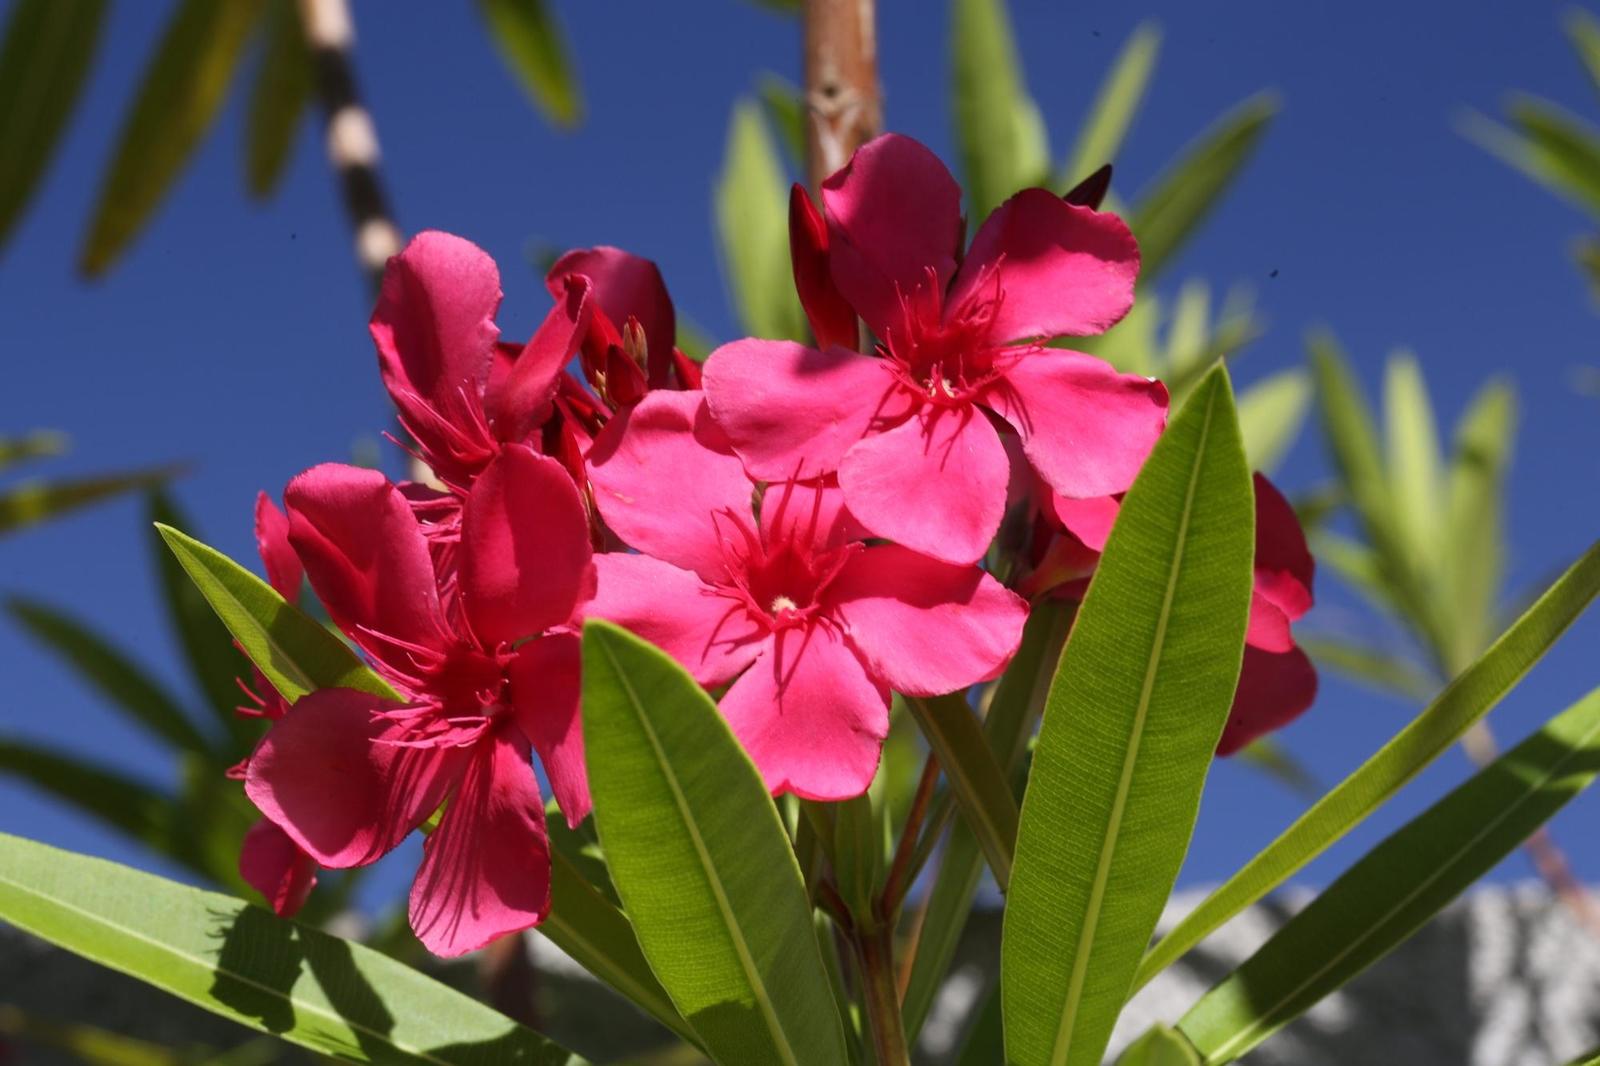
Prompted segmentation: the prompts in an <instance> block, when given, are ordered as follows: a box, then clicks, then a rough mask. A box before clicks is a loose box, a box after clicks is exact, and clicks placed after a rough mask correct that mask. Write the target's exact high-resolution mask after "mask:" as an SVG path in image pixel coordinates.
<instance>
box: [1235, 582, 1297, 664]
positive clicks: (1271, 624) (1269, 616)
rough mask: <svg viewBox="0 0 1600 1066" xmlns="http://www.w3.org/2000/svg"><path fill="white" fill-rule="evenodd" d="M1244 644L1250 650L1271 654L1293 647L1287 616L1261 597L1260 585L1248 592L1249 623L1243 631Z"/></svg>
mask: <svg viewBox="0 0 1600 1066" xmlns="http://www.w3.org/2000/svg"><path fill="white" fill-rule="evenodd" d="M1244 642H1245V643H1246V644H1248V645H1249V646H1250V647H1252V648H1260V649H1261V650H1262V651H1271V652H1285V651H1288V650H1290V649H1291V648H1293V647H1294V636H1293V634H1291V633H1290V632H1289V616H1288V615H1286V614H1284V613H1283V610H1282V609H1281V608H1279V607H1278V605H1277V604H1275V603H1273V602H1272V600H1270V599H1268V598H1267V597H1266V596H1264V595H1262V593H1261V587H1260V585H1257V586H1256V587H1255V588H1254V589H1252V590H1251V592H1250V623H1249V626H1248V627H1247V628H1246V629H1245V634H1244Z"/></svg>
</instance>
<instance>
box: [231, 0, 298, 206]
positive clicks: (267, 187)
mask: <svg viewBox="0 0 1600 1066" xmlns="http://www.w3.org/2000/svg"><path fill="white" fill-rule="evenodd" d="M269 2H270V3H271V5H272V8H271V11H270V12H269V13H268V16H267V45H266V48H265V49H264V50H263V52H262V56H261V65H260V67H259V68H258V69H257V71H256V80H255V84H254V85H252V86H251V87H250V116H249V119H248V120H247V123H246V126H245V157H244V174H245V184H246V186H247V187H248V188H249V190H250V195H252V196H256V197H265V196H268V195H271V193H272V190H273V189H275V188H277V185H278V182H279V180H281V179H282V177H283V173H284V170H285V169H286V167H287V166H288V163H289V158H290V156H291V154H292V152H293V150H294V142H295V136H296V134H298V133H299V132H300V125H301V119H302V118H304V116H305V113H306V107H307V105H309V104H310V103H311V73H312V72H311V52H310V50H309V49H308V48H307V47H306V38H305V30H304V29H303V28H302V27H301V25H300V12H299V3H298V2H297V0H269Z"/></svg>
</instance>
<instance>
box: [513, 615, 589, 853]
mask: <svg viewBox="0 0 1600 1066" xmlns="http://www.w3.org/2000/svg"><path fill="white" fill-rule="evenodd" d="M582 665H583V652H582V648H581V645H580V643H579V640H578V635H577V634H576V633H547V634H546V635H544V636H542V637H540V638H538V639H537V640H530V641H529V642H528V643H526V644H524V645H523V646H522V647H520V648H518V649H517V657H516V658H515V659H512V660H511V666H510V669H509V674H508V676H509V677H510V679H511V708H512V710H513V711H514V712H515V713H516V716H517V726H518V727H519V728H520V729H521V730H522V733H523V735H524V736H526V737H527V738H528V739H529V740H530V741H532V742H533V749H534V750H535V751H537V752H538V753H539V761H540V762H541V763H543V764H544V772H545V776H546V777H548V778H549V779H550V790H551V791H552V792H554V793H555V794H556V802H557V803H559V804H561V813H562V814H564V815H566V818H567V824H568V825H570V826H574V827H575V826H577V824H578V823H579V822H581V821H583V820H584V818H585V817H587V816H588V814H589V809H590V807H591V803H590V801H589V772H588V770H587V769H586V768H585V766H584V762H583V720H582V719H581V718H580V717H579V702H580V699H581V696H582V679H581V673H582Z"/></svg>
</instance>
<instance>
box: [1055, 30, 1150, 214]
mask: <svg viewBox="0 0 1600 1066" xmlns="http://www.w3.org/2000/svg"><path fill="white" fill-rule="evenodd" d="M1160 52H1161V28H1160V27H1159V26H1157V25H1156V24H1155V23H1154V22H1141V23H1140V24H1139V25H1138V26H1137V27H1136V28H1135V29H1134V31H1133V33H1132V35H1130V36H1129V37H1128V41H1127V43H1126V44H1124V45H1123V46H1122V51H1120V52H1118V53H1117V58H1116V61H1115V62H1114V63H1112V65H1111V71H1110V73H1108V74H1107V75H1106V78H1105V80H1104V81H1103V82H1101V83H1100V89H1099V91H1098V92H1097V93H1095V98H1094V103H1092V104H1090V105H1089V114H1088V116H1087V117H1086V118H1085V119H1084V121H1083V125H1082V126H1080V127H1079V129H1078V140H1077V142H1076V143H1075V144H1073V146H1072V153H1071V154H1070V155H1068V156H1067V162H1066V166H1064V167H1063V168H1062V171H1061V176H1060V178H1059V179H1058V181H1057V186H1058V187H1059V188H1060V189H1061V190H1062V191H1063V192H1065V191H1066V190H1067V189H1070V188H1072V186H1073V185H1075V184H1077V183H1078V182H1080V181H1082V180H1083V179H1084V177H1086V176H1087V175H1089V174H1090V173H1092V172H1093V171H1094V169H1095V168H1096V167H1098V166H1101V165H1102V164H1105V163H1115V162H1116V161H1117V153H1118V152H1119V151H1121V149H1122V141H1123V138H1125V137H1126V136H1127V135H1128V128H1129V127H1130V126H1132V125H1133V120H1134V116H1136V115H1137V114H1138V113H1139V104H1140V102H1141V101H1143V99H1144V92H1145V89H1146V87H1147V86H1148V85H1149V84H1150V74H1151V72H1153V71H1154V70H1155V66H1156V56H1157V55H1159V54H1160Z"/></svg>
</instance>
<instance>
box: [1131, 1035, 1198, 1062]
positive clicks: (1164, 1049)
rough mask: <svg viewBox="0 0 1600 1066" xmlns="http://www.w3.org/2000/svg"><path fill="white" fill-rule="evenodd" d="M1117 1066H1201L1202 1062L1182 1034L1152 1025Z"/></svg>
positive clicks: (1132, 1044) (1132, 1045)
mask: <svg viewBox="0 0 1600 1066" xmlns="http://www.w3.org/2000/svg"><path fill="white" fill-rule="evenodd" d="M1117 1066H1201V1060H1200V1053H1199V1052H1197V1051H1196V1050H1195V1049H1194V1045H1193V1044H1191V1043H1189V1041H1188V1039H1187V1038H1185V1037H1184V1035H1183V1034H1182V1033H1181V1032H1179V1031H1178V1030H1176V1029H1169V1028H1167V1027H1166V1026H1165V1025H1152V1026H1151V1027H1150V1028H1149V1029H1147V1030H1145V1033H1144V1035H1143V1036H1141V1037H1139V1039H1137V1040H1135V1041H1134V1042H1133V1043H1131V1044H1129V1045H1128V1046H1127V1048H1126V1049H1125V1050H1124V1051H1123V1052H1122V1054H1121V1055H1120V1056H1118V1057H1117Z"/></svg>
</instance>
